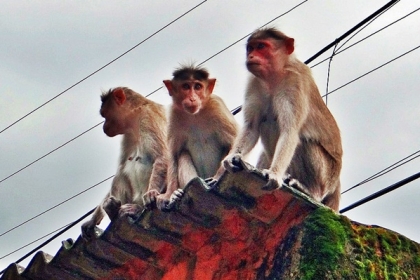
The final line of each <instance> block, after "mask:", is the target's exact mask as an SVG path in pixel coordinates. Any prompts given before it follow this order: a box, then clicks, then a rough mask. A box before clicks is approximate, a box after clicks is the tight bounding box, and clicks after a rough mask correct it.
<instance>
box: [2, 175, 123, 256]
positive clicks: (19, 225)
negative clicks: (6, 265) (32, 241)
mask: <svg viewBox="0 0 420 280" xmlns="http://www.w3.org/2000/svg"><path fill="white" fill-rule="evenodd" d="M114 176H115V175H112V176H109V177H108V178H106V179H104V180H102V181H100V182H99V183H96V184H95V185H93V186H91V187H89V188H87V189H85V190H83V191H81V192H79V193H77V194H75V195H73V196H72V197H70V198H68V199H66V200H63V201H62V202H60V203H58V204H56V205H54V206H53V207H50V208H48V209H47V210H45V211H43V212H41V213H39V214H38V215H36V216H33V217H32V218H30V219H28V220H26V221H24V222H23V223H20V224H18V225H17V226H15V227H13V228H11V229H9V230H7V231H5V232H3V233H2V234H0V237H2V236H3V235H5V234H7V233H9V232H11V231H13V230H15V229H17V228H19V227H21V226H23V225H24V224H26V223H28V222H30V221H32V220H34V219H36V218H38V217H39V216H42V215H44V214H45V213H47V212H49V211H51V210H53V209H54V208H57V207H58V206H60V205H62V204H64V203H66V202H68V201H70V200H72V199H73V198H75V197H77V196H79V195H81V194H83V193H85V192H87V191H88V190H90V189H93V188H94V187H96V186H98V185H100V184H102V183H104V182H106V181H108V180H109V179H111V178H113V177H114ZM0 259H1V258H0Z"/></svg>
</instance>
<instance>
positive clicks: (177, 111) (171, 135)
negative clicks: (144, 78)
mask: <svg viewBox="0 0 420 280" xmlns="http://www.w3.org/2000/svg"><path fill="white" fill-rule="evenodd" d="M215 82H216V80H215V79H208V72H207V71H206V70H205V69H202V68H199V67H193V66H191V67H181V68H180V69H178V70H177V71H175V72H174V78H173V79H172V80H165V81H164V83H165V85H166V87H167V89H168V91H169V94H170V95H171V96H172V100H173V103H172V106H171V109H170V115H169V128H168V145H169V150H170V164H169V168H168V191H167V193H166V194H164V195H162V196H161V197H158V200H159V199H160V201H161V203H159V202H158V206H159V204H160V205H161V206H160V207H163V205H164V204H165V203H167V202H168V201H169V199H170V197H171V195H172V194H173V193H174V191H175V190H177V189H178V188H182V187H184V186H185V185H186V184H187V183H188V182H189V181H190V180H191V179H193V178H195V177H197V176H198V177H201V178H208V177H210V176H212V175H213V174H214V173H215V172H216V171H217V169H218V168H219V167H220V162H221V160H222V159H223V158H224V157H225V156H226V155H227V153H228V152H229V150H230V149H231V148H232V143H233V140H234V139H235V137H236V134H237V130H238V128H237V123H236V121H235V119H234V118H233V115H232V114H231V112H230V111H229V110H228V109H227V107H226V105H225V104H224V102H223V101H222V99H221V98H220V97H218V96H215V95H213V94H212V92H213V88H214V84H215ZM184 86H185V87H188V89H185V90H184V89H183V87H184Z"/></svg>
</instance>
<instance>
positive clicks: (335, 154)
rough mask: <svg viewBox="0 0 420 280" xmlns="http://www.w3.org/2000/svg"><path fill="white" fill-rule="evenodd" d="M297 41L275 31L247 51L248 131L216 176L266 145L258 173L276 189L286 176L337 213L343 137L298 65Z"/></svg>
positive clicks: (258, 35)
mask: <svg viewBox="0 0 420 280" xmlns="http://www.w3.org/2000/svg"><path fill="white" fill-rule="evenodd" d="M293 51H294V39H293V38H290V37H288V36H286V35H285V34H284V33H282V32H280V31H278V30H276V29H275V28H263V29H259V30H256V31H255V32H253V33H252V34H251V36H250V37H249V38H248V42H247V45H246V55H247V58H246V67H247V69H248V71H249V72H250V73H251V74H252V76H251V77H250V78H249V80H248V86H247V90H246V94H245V102H244V105H243V110H244V126H243V128H242V130H241V131H240V132H239V135H238V137H237V138H236V140H235V142H234V145H233V148H232V150H231V151H230V153H229V155H228V156H227V157H226V158H225V159H224V160H223V165H222V167H221V168H219V170H218V172H217V173H216V175H215V176H214V178H213V179H214V180H213V184H215V182H217V180H218V179H220V177H221V175H222V174H223V172H224V171H225V170H228V171H229V172H235V171H237V170H238V167H240V166H238V163H240V159H241V158H242V157H243V156H245V155H247V154H248V153H249V152H250V151H251V150H252V149H253V147H254V146H255V144H256V143H257V141H258V139H261V142H262V145H263V151H262V154H261V155H260V157H259V160H258V163H257V168H260V169H262V170H263V173H264V174H265V175H266V177H267V178H268V183H267V186H266V188H268V189H272V188H276V187H278V186H279V184H281V183H282V182H283V179H285V178H286V177H287V176H291V177H292V178H294V179H296V180H298V181H299V182H300V184H299V185H300V186H299V187H298V188H300V189H301V190H302V191H304V192H305V193H307V194H308V195H310V196H311V197H313V198H314V199H315V200H316V201H318V202H321V203H323V204H325V205H327V206H329V207H330V208H332V209H333V210H335V211H338V206H339V200H340V171H341V160H342V154H343V151H342V147H341V137H340V132H339V129H338V126H337V123H336V121H335V120H334V117H333V116H332V114H331V113H330V111H329V110H328V108H327V106H326V105H325V103H324V102H323V100H322V98H321V96H320V93H319V91H318V88H317V86H316V84H315V81H314V79H313V77H312V75H311V72H310V69H309V68H308V67H307V66H306V65H305V64H304V63H302V62H301V61H299V60H298V59H297V58H296V57H295V55H294V54H293Z"/></svg>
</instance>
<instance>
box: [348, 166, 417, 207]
mask: <svg viewBox="0 0 420 280" xmlns="http://www.w3.org/2000/svg"><path fill="white" fill-rule="evenodd" d="M418 178H420V172H419V173H416V174H414V175H412V176H410V177H407V178H405V179H404V180H401V181H399V182H397V183H395V184H393V185H391V186H389V187H386V188H384V189H382V190H380V191H378V192H376V193H374V194H371V195H369V196H367V197H365V198H363V199H361V200H359V201H357V202H355V203H353V204H351V205H349V206H347V207H345V208H343V209H341V210H340V214H342V213H345V212H347V211H349V210H351V209H354V208H356V207H359V206H360V205H363V204H365V203H367V202H370V201H372V200H375V199H377V198H378V197H381V196H383V195H384V194H387V193H389V192H392V191H394V190H396V189H398V188H400V187H402V186H404V185H406V184H408V183H410V182H412V181H414V180H417V179H418Z"/></svg>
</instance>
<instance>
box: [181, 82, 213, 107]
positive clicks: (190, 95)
mask: <svg viewBox="0 0 420 280" xmlns="http://www.w3.org/2000/svg"><path fill="white" fill-rule="evenodd" d="M206 88H207V85H206V84H205V83H204V82H202V81H198V80H190V81H183V82H181V84H180V85H179V87H178V94H179V95H180V97H181V99H182V100H181V104H182V108H183V110H184V111H185V112H187V113H189V114H192V115H194V114H196V113H198V112H199V111H200V109H201V107H202V102H203V101H204V100H205V98H206Z"/></svg>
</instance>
